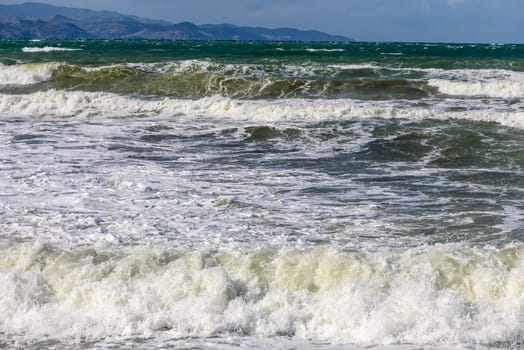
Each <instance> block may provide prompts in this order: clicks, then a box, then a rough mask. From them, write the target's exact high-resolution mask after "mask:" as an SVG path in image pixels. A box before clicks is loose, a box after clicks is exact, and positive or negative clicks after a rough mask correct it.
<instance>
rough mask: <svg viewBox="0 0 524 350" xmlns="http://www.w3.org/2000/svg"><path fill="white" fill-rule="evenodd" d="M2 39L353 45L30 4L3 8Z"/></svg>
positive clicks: (312, 35) (294, 32)
mask: <svg viewBox="0 0 524 350" xmlns="http://www.w3.org/2000/svg"><path fill="white" fill-rule="evenodd" d="M0 38H3V39H170V40H263V41H351V40H352V39H350V38H348V37H344V36H339V35H330V34H326V33H323V32H319V31H314V30H309V31H304V30H298V29H293V28H278V29H268V28H261V27H239V26H235V25H231V24H207V25H195V24H193V23H190V22H182V23H177V24H175V23H170V22H166V21H160V20H151V19H145V18H140V17H136V16H128V15H122V14H120V13H118V12H112V11H94V10H89V9H80V8H69V7H58V6H52V5H48V4H43V3H33V2H26V3H23V4H20V5H0Z"/></svg>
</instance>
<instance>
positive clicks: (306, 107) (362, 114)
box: [0, 90, 524, 128]
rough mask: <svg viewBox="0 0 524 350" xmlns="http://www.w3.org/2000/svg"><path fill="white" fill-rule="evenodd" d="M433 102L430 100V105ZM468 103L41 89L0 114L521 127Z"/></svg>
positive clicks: (4, 102)
mask: <svg viewBox="0 0 524 350" xmlns="http://www.w3.org/2000/svg"><path fill="white" fill-rule="evenodd" d="M432 102H433V101H432ZM474 102H475V101H470V103H471V105H469V104H468V103H466V102H465V101H462V100H457V101H456V105H455V104H453V103H454V102H453V101H443V102H440V103H435V104H434V107H433V108H431V109H428V108H424V107H417V106H416V105H415V106H413V105H409V104H408V102H405V101H397V102H389V101H374V102H373V103H371V102H366V101H358V100H348V99H340V100H310V99H280V100H272V101H265V100H264V101H242V100H234V99H230V98H225V97H220V96H213V97H206V98H202V99H199V100H185V99H173V98H163V99H143V98H137V97H131V96H125V95H117V94H112V93H106V92H82V91H55V90H49V91H42V92H36V93H32V94H26V95H7V94H0V113H2V114H5V115H26V116H35V117H70V116H80V117H87V116H92V117H93V116H99V117H126V116H159V115H162V116H176V115H184V116H194V117H209V118H219V119H223V120H244V121H258V122H277V121H283V120H296V121H304V120H307V121H315V120H316V121H322V120H365V119H373V118H375V119H406V120H413V121H420V120H427V119H434V120H449V119H462V120H471V121H480V122H495V123H499V124H502V125H505V126H511V127H518V128H524V112H523V111H522V109H521V108H519V106H518V105H515V106H513V108H511V109H508V108H505V109H504V110H502V111H499V110H498V109H497V107H498V105H496V104H495V105H493V106H492V107H491V108H490V107H489V106H486V105H480V106H478V105H476V104H474Z"/></svg>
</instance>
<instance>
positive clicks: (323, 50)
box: [306, 48, 345, 52]
mask: <svg viewBox="0 0 524 350" xmlns="http://www.w3.org/2000/svg"><path fill="white" fill-rule="evenodd" d="M306 51H308V52H344V51H345V50H344V49H313V48H308V49H306Z"/></svg>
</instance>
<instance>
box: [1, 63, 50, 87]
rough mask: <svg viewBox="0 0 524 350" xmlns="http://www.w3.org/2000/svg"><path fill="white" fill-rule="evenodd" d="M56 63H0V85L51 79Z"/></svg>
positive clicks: (24, 83)
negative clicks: (7, 64)
mask: <svg viewBox="0 0 524 350" xmlns="http://www.w3.org/2000/svg"><path fill="white" fill-rule="evenodd" d="M57 67H58V63H35V64H19V65H12V66H6V65H3V64H1V63H0V86H2V85H30V84H37V83H41V82H43V81H46V80H49V79H51V77H52V75H53V72H54V71H55V70H56V68H57Z"/></svg>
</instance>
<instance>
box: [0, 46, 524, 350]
mask: <svg viewBox="0 0 524 350" xmlns="http://www.w3.org/2000/svg"><path fill="white" fill-rule="evenodd" d="M0 284H1V285H2V287H1V288H0V346H1V347H3V348H19V349H369V348H372V349H377V350H401V349H402V350H404V349H409V350H413V349H518V348H522V347H524V46H523V45H467V44H464V45H458V44H452V45H451V44H395V43H390V44H388V43H343V44H341V43H256V42H169V41H0Z"/></svg>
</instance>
